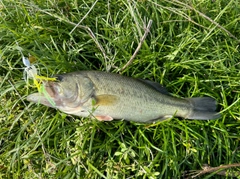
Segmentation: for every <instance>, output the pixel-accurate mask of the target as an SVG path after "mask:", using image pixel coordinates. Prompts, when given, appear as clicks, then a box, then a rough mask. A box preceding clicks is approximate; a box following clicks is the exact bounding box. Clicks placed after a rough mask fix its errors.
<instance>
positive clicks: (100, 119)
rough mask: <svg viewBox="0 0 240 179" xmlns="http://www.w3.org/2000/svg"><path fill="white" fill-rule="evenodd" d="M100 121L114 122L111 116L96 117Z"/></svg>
mask: <svg viewBox="0 0 240 179" xmlns="http://www.w3.org/2000/svg"><path fill="white" fill-rule="evenodd" d="M94 117H95V118H96V119H97V120H99V121H112V120H113V118H112V117H111V116H108V115H107V116H94Z"/></svg>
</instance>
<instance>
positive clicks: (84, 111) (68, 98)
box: [27, 70, 221, 123]
mask: <svg viewBox="0 0 240 179" xmlns="http://www.w3.org/2000/svg"><path fill="white" fill-rule="evenodd" d="M54 77H55V78H56V81H45V82H44V83H43V86H44V88H45V90H46V93H47V94H48V97H46V95H43V94H41V93H33V94H30V95H29V96H27V100H28V101H30V102H33V103H39V104H43V105H45V106H48V107H52V108H55V109H58V110H60V111H62V112H64V113H67V114H70V115H75V116H80V117H89V118H96V119H98V120H99V121H112V120H113V119H116V120H127V121H134V122H139V123H153V122H155V121H159V120H165V119H168V118H172V117H180V118H184V119H196V120H210V119H217V118H220V117H221V114H220V113H219V112H216V105H217V103H216V100H215V99H213V98H211V97H194V98H177V97H174V96H172V95H171V94H169V93H168V91H167V90H166V88H165V87H163V86H162V85H160V84H159V83H156V82H153V81H150V80H143V79H137V78H132V77H127V76H123V75H120V74H116V73H108V72H103V71H94V70H93V71H91V70H90V71H87V70H86V71H85V70H83V71H78V72H71V73H65V74H57V75H55V76H54ZM48 98H50V100H49V99H48ZM50 101H53V102H54V103H53V102H50Z"/></svg>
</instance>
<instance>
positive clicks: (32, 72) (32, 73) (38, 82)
mask: <svg viewBox="0 0 240 179" xmlns="http://www.w3.org/2000/svg"><path fill="white" fill-rule="evenodd" d="M21 54H22V52H21ZM22 62H23V64H24V66H25V68H24V80H25V81H26V83H28V79H33V84H34V87H36V88H37V90H38V92H39V93H43V94H44V96H45V97H46V99H47V100H48V101H49V102H50V103H51V104H52V105H53V106H55V103H54V101H53V100H52V99H51V98H50V96H49V95H48V93H47V92H46V90H45V88H44V87H43V85H42V82H43V81H56V78H49V77H45V76H40V75H38V71H37V68H36V67H35V65H32V64H31V62H30V60H29V58H27V57H25V56H23V54H22Z"/></svg>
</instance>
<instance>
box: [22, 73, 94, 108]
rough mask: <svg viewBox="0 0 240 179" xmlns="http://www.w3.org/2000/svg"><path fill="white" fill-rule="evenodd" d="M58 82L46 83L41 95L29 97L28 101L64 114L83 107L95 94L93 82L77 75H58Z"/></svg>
mask: <svg viewBox="0 0 240 179" xmlns="http://www.w3.org/2000/svg"><path fill="white" fill-rule="evenodd" d="M55 78H56V81H44V82H43V84H42V88H41V89H42V90H41V92H40V93H33V94H30V95H29V96H27V100H28V101H31V102H34V103H40V104H43V105H45V106H49V107H53V108H58V109H60V110H62V111H64V112H67V111H73V110H75V109H76V108H78V107H81V106H82V105H83V104H84V103H85V102H86V101H87V100H88V99H89V98H91V95H92V94H93V91H94V88H93V84H92V82H91V80H90V79H89V78H87V77H84V76H77V75H67V74H65V75H64V74H63V75H56V76H55Z"/></svg>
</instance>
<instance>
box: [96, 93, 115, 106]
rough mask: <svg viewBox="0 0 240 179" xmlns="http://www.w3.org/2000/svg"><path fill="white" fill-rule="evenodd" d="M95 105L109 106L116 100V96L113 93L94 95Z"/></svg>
mask: <svg viewBox="0 0 240 179" xmlns="http://www.w3.org/2000/svg"><path fill="white" fill-rule="evenodd" d="M95 100H96V103H95V105H99V106H110V105H113V104H114V103H116V102H117V100H118V97H117V96H115V95H109V94H102V95H98V96H96V97H95Z"/></svg>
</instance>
